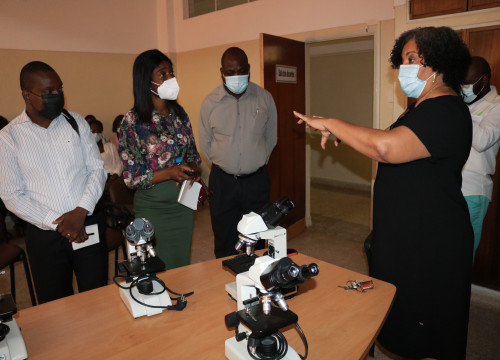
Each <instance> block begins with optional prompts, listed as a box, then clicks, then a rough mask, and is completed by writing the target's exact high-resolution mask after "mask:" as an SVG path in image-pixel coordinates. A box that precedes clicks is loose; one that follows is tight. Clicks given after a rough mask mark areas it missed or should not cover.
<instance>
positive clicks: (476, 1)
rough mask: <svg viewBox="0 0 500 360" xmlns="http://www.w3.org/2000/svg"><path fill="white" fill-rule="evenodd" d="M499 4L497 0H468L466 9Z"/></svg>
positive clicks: (484, 7)
mask: <svg viewBox="0 0 500 360" xmlns="http://www.w3.org/2000/svg"><path fill="white" fill-rule="evenodd" d="M496 6H500V1H499V0H469V2H468V5H467V10H470V11H472V10H480V9H487V8H491V7H496Z"/></svg>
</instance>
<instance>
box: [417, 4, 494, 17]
mask: <svg viewBox="0 0 500 360" xmlns="http://www.w3.org/2000/svg"><path fill="white" fill-rule="evenodd" d="M496 6H500V0H410V19H421V18H426V17H431V16H439V15H447V14H454V13H460V12H465V11H472V10H480V9H486V8H491V7H496Z"/></svg>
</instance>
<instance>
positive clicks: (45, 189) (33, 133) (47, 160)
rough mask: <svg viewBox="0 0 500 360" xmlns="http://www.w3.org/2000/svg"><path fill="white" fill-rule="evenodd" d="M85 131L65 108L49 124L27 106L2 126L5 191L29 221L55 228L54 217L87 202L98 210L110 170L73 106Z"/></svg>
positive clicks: (0, 184)
mask: <svg viewBox="0 0 500 360" xmlns="http://www.w3.org/2000/svg"><path fill="white" fill-rule="evenodd" d="M71 115H72V116H73V117H74V118H75V120H76V122H77V124H78V129H79V132H80V136H78V134H77V133H76V131H75V130H74V129H73V128H72V127H71V125H70V124H69V123H68V121H67V120H66V118H65V117H64V116H63V115H62V114H61V115H59V117H57V118H56V119H54V120H52V122H51V123H50V125H49V127H48V128H47V129H45V128H43V127H41V126H39V125H37V124H35V123H33V122H32V121H31V119H30V118H29V117H28V115H27V114H26V111H23V112H22V113H21V114H20V115H19V116H18V117H16V118H15V119H14V120H12V121H11V122H10V123H9V124H8V125H7V126H6V127H5V128H3V129H2V131H0V197H1V198H2V200H3V201H4V203H5V206H6V207H7V209H9V210H10V211H12V212H13V213H14V214H15V215H17V216H19V217H20V218H22V219H24V220H26V221H28V222H29V223H31V224H33V225H35V226H37V227H39V228H41V229H44V230H55V229H56V225H54V224H52V222H53V221H54V220H55V219H57V218H58V217H59V216H61V215H62V214H64V213H66V212H68V211H71V210H73V209H75V208H76V207H82V208H84V209H86V210H87V211H89V214H90V213H92V212H93V211H94V207H95V205H96V204H97V202H98V201H99V199H100V198H101V195H102V192H103V189H104V184H105V182H106V172H105V171H104V169H103V160H102V158H101V155H100V154H99V149H98V148H97V144H96V143H95V140H94V137H93V136H92V134H91V132H90V127H89V126H88V124H87V122H86V121H85V119H83V118H82V117H81V116H80V115H79V114H77V113H74V112H71Z"/></svg>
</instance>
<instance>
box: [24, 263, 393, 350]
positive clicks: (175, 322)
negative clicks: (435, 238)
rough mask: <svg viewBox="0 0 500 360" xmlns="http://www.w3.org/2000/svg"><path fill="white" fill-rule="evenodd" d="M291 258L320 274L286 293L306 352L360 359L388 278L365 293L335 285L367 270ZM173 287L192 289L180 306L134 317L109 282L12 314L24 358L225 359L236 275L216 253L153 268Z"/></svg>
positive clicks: (389, 288)
mask: <svg viewBox="0 0 500 360" xmlns="http://www.w3.org/2000/svg"><path fill="white" fill-rule="evenodd" d="M292 259H293V260H294V262H295V263H297V265H304V264H309V263H312V262H316V263H317V264H318V265H319V268H320V273H319V275H318V276H317V277H315V278H313V279H311V280H309V281H308V282H306V283H304V284H302V285H300V287H299V294H298V295H297V296H295V297H293V298H291V299H289V300H288V305H289V307H290V310H292V311H293V312H295V313H296V314H297V315H298V317H299V325H300V326H301V327H302V329H303V331H304V333H305V335H306V337H307V340H308V343H309V356H308V359H342V360H346V359H362V358H364V357H365V356H366V354H367V352H368V349H369V347H370V346H371V344H372V343H373V341H374V339H375V337H376V335H377V333H378V331H379V330H380V327H381V325H382V324H383V322H384V319H385V317H386V315H387V312H388V310H389V308H390V306H391V303H392V299H393V297H394V294H395V290H396V289H395V287H394V286H393V285H391V284H388V283H385V282H382V281H379V280H374V284H375V287H374V289H371V290H367V291H366V292H364V293H359V292H356V291H352V290H351V291H346V290H343V289H341V288H339V287H337V285H344V284H345V282H346V281H347V280H367V279H369V277H367V276H365V275H361V274H359V273H356V272H353V271H350V270H347V269H344V268H340V267H338V266H335V265H332V264H329V263H326V262H324V261H318V260H316V259H313V258H311V257H308V256H306V255H303V254H298V255H295V256H293V257H292ZM159 277H160V278H161V279H162V280H163V281H164V282H165V284H166V285H167V286H168V287H169V288H170V289H172V290H173V291H176V292H189V291H191V290H193V291H194V295H192V296H190V297H189V298H188V304H187V307H186V308H185V309H184V310H183V311H180V312H178V311H164V312H163V313H162V314H159V315H154V316H151V317H141V318H137V319H134V318H133V317H132V315H131V314H130V313H129V312H128V310H127V309H126V308H125V305H124V304H123V302H122V300H121V298H120V296H119V290H118V287H117V286H116V285H108V286H106V287H103V288H99V289H96V290H92V291H88V292H85V293H81V294H77V295H74V296H70V297H67V298H63V299H59V300H56V301H52V302H49V303H46V304H42V305H38V306H35V307H32V308H28V309H24V310H21V311H20V312H19V313H18V314H16V316H15V317H16V318H17V321H18V323H19V326H20V327H21V331H22V334H23V337H24V341H25V343H26V347H27V349H28V355H29V359H30V360H31V359H33V360H37V359H50V360H54V359H69V358H72V359H79V360H80V359H92V360H95V359H225V355H224V341H225V340H226V339H228V338H230V337H232V336H234V330H228V329H227V328H226V326H225V323H224V316H225V315H226V314H228V313H231V312H233V311H236V302H235V301H233V300H232V299H231V298H230V297H229V296H228V294H227V293H226V291H225V289H224V287H225V284H226V283H229V282H232V281H234V280H235V276H234V275H233V274H232V273H231V272H229V271H227V270H225V269H223V268H222V264H221V259H218V260H211V261H207V262H203V263H198V264H194V265H190V266H186V267H182V268H178V269H174V270H169V271H166V272H163V273H161V274H159ZM284 335H285V337H286V338H287V340H288V343H289V345H290V346H292V347H293V348H294V349H295V350H296V351H297V352H298V353H299V354H302V355H303V354H304V345H303V343H302V341H301V339H300V337H299V335H298V333H297V331H296V330H295V329H294V328H290V329H287V330H286V331H284Z"/></svg>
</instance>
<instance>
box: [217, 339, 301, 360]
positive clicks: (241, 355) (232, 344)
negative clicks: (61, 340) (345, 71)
mask: <svg viewBox="0 0 500 360" xmlns="http://www.w3.org/2000/svg"><path fill="white" fill-rule="evenodd" d="M226 358H228V359H229V360H253V359H252V357H251V356H250V355H249V354H248V350H247V340H242V341H236V338H235V337H232V338H230V339H227V340H226ZM281 359H283V360H300V356H299V355H298V354H297V352H296V351H295V350H294V349H292V348H291V347H290V346H289V347H288V351H287V353H286V355H285V356H284V357H282V358H281Z"/></svg>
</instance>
